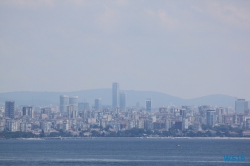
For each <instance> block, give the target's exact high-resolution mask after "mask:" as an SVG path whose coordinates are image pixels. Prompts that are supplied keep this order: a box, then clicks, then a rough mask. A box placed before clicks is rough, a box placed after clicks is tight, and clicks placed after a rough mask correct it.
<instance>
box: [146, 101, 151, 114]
mask: <svg viewBox="0 0 250 166" xmlns="http://www.w3.org/2000/svg"><path fill="white" fill-rule="evenodd" d="M146 111H147V112H150V111H151V99H147V100H146Z"/></svg>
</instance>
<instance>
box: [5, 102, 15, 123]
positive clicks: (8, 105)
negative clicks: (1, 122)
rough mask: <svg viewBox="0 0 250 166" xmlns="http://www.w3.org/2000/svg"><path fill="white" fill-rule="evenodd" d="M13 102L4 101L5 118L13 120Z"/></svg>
mask: <svg viewBox="0 0 250 166" xmlns="http://www.w3.org/2000/svg"><path fill="white" fill-rule="evenodd" d="M14 111H15V102H14V101H5V117H8V118H10V119H14Z"/></svg>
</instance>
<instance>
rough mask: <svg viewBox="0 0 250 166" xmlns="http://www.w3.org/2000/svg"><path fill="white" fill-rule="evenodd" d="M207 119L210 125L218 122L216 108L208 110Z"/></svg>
mask: <svg viewBox="0 0 250 166" xmlns="http://www.w3.org/2000/svg"><path fill="white" fill-rule="evenodd" d="M206 119H207V125H208V126H214V125H215V123H216V117H215V110H207V113H206Z"/></svg>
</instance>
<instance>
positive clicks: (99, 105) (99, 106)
mask: <svg viewBox="0 0 250 166" xmlns="http://www.w3.org/2000/svg"><path fill="white" fill-rule="evenodd" d="M101 109H102V99H101V98H99V99H95V110H101Z"/></svg>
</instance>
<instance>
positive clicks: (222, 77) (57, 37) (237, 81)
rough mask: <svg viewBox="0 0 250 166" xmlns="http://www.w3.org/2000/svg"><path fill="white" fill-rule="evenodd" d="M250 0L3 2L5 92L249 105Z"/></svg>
mask: <svg viewBox="0 0 250 166" xmlns="http://www.w3.org/2000/svg"><path fill="white" fill-rule="evenodd" d="M249 9H250V1H248V0H237V1H229V0H226V1H212V0H208V1H184V0H183V1H179V0H175V1H165V0H163V1H161V0H157V1H152V0H144V1H142V0H136V1H135V0H131V1H130V0H116V1H114V0H110V1H109V0H105V1H103V0H99V1H98V0H1V1H0V92H9V91H23V90H28V91H62V92H65V91H75V90H85V89H96V88H111V86H112V82H119V83H120V88H121V89H126V90H149V91H159V92H163V93H167V94H170V95H174V96H178V97H182V98H186V99H189V98H194V97H200V96H204V95H210V94H225V95H230V96H234V97H238V98H245V99H247V100H250V10H249Z"/></svg>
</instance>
